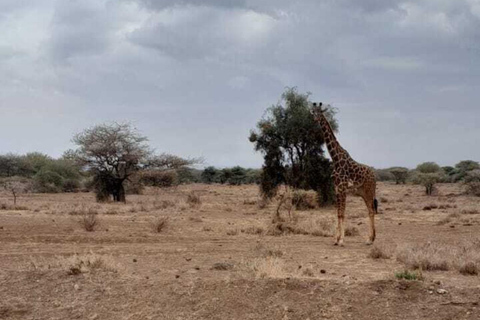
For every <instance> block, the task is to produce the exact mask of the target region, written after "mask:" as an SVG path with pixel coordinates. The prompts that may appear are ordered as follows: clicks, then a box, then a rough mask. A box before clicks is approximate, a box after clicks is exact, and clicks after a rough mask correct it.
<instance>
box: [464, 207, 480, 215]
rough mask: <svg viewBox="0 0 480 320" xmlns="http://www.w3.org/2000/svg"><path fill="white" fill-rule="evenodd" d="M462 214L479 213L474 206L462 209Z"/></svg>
mask: <svg viewBox="0 0 480 320" xmlns="http://www.w3.org/2000/svg"><path fill="white" fill-rule="evenodd" d="M461 212H462V214H480V211H478V209H477V208H476V207H471V208H465V209H462V211H461Z"/></svg>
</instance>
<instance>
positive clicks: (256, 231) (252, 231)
mask: <svg viewBox="0 0 480 320" xmlns="http://www.w3.org/2000/svg"><path fill="white" fill-rule="evenodd" d="M241 231H242V232H243V233H246V234H263V233H264V232H265V230H264V229H263V228H262V227H259V226H249V227H246V228H245V229H242V230H241Z"/></svg>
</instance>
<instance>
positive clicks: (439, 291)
mask: <svg viewBox="0 0 480 320" xmlns="http://www.w3.org/2000/svg"><path fill="white" fill-rule="evenodd" d="M437 293H438V294H446V293H448V291H447V290H445V289H438V290H437Z"/></svg>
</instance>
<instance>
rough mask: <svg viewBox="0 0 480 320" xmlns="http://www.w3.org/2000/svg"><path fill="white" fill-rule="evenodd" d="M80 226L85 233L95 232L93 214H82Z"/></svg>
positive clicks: (96, 224) (94, 217)
mask: <svg viewBox="0 0 480 320" xmlns="http://www.w3.org/2000/svg"><path fill="white" fill-rule="evenodd" d="M80 225H81V226H82V227H83V228H84V229H85V231H88V232H92V231H95V228H96V227H97V226H98V219H97V215H96V214H94V213H88V214H84V215H83V217H82V219H81V220H80Z"/></svg>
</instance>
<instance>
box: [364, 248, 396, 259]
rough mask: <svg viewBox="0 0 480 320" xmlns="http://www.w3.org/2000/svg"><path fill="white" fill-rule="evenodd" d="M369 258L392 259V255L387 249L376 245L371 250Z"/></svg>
mask: <svg viewBox="0 0 480 320" xmlns="http://www.w3.org/2000/svg"><path fill="white" fill-rule="evenodd" d="M368 257H369V258H372V259H390V258H391V253H390V252H388V250H387V249H386V248H385V247H382V246H377V245H375V246H373V247H372V249H370V252H369V253H368Z"/></svg>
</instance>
